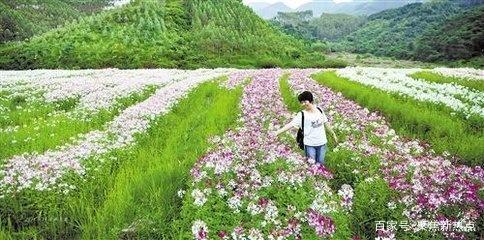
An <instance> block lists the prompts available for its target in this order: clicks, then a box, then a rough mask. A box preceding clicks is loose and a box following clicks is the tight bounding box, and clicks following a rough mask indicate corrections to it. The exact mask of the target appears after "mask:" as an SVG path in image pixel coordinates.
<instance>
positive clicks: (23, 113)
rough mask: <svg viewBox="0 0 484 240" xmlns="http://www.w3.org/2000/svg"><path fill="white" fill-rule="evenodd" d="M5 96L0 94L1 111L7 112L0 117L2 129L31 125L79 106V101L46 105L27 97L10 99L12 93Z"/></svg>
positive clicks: (72, 100)
mask: <svg viewBox="0 0 484 240" xmlns="http://www.w3.org/2000/svg"><path fill="white" fill-rule="evenodd" d="M3 95H4V97H2V94H1V93H0V109H2V108H3V109H6V111H3V112H2V116H0V128H6V127H9V126H11V127H13V126H24V125H29V124H32V123H34V122H35V121H37V120H38V119H45V118H47V117H48V116H49V115H50V114H51V113H53V112H55V111H68V110H70V109H72V108H73V107H74V106H75V105H76V104H77V99H68V100H64V101H59V102H55V103H46V102H44V101H34V102H29V101H28V100H27V96H14V97H10V96H11V94H10V93H4V94H3ZM6 96H8V97H6ZM39 99H40V97H39Z"/></svg>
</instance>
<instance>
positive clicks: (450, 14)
mask: <svg viewBox="0 0 484 240" xmlns="http://www.w3.org/2000/svg"><path fill="white" fill-rule="evenodd" d="M479 4H480V3H479V2H478V1H471V2H468V1H430V2H426V3H414V4H409V5H406V6H404V7H401V8H397V9H392V10H387V11H383V12H381V13H377V14H374V15H371V16H370V17H369V18H368V20H369V21H368V22H367V23H366V24H365V25H364V26H362V27H361V28H360V29H358V30H357V31H355V32H353V33H352V34H350V35H348V36H347V37H346V38H344V39H343V40H341V41H340V42H339V43H338V44H337V46H336V48H337V49H338V50H346V51H351V52H355V53H372V54H375V55H377V56H392V57H396V58H400V59H416V60H424V61H445V60H457V59H469V58H472V57H476V56H482V52H481V50H482V41H481V42H479V41H480V39H482V34H483V33H482V30H481V29H482V21H480V20H481V19H482V8H478V9H475V10H472V11H469V12H468V11H467V10H468V9H470V8H472V7H475V6H476V5H479ZM479 9H480V10H479ZM479 44H480V45H479Z"/></svg>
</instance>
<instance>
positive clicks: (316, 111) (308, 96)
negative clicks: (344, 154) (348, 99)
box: [274, 91, 338, 164]
mask: <svg viewBox="0 0 484 240" xmlns="http://www.w3.org/2000/svg"><path fill="white" fill-rule="evenodd" d="M298 100H299V103H300V104H301V105H302V106H303V107H304V110H303V111H301V112H299V113H298V114H297V115H296V116H295V117H294V118H293V119H292V121H291V122H290V123H288V124H286V125H285V126H284V127H283V128H281V129H279V130H278V131H276V132H275V133H274V134H275V135H276V136H277V135H279V134H281V133H283V132H285V131H287V130H289V129H291V128H293V127H294V128H298V129H299V128H302V129H303V136H304V138H303V143H304V153H305V154H306V157H308V158H312V159H314V160H315V161H316V162H317V163H321V164H324V156H325V154H326V149H327V146H326V143H327V142H328V140H327V138H326V131H325V130H326V129H327V130H328V132H329V133H330V134H331V136H333V138H334V140H335V142H336V143H337V142H338V138H337V137H336V134H335V133H334V131H333V128H332V127H331V125H330V124H329V122H328V118H327V117H326V114H324V112H323V111H322V110H321V109H320V108H319V107H316V106H315V105H314V104H313V101H314V98H313V94H312V93H311V92H308V91H304V92H303V93H301V94H299V96H298ZM303 121H304V122H303Z"/></svg>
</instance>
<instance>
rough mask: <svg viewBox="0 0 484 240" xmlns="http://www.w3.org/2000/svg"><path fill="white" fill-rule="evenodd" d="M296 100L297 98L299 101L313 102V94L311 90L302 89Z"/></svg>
mask: <svg viewBox="0 0 484 240" xmlns="http://www.w3.org/2000/svg"><path fill="white" fill-rule="evenodd" d="M297 100H299V102H302V101H309V102H310V103H313V94H312V93H311V92H308V91H304V92H302V93H301V94H299V96H297Z"/></svg>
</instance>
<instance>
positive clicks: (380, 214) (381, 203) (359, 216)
mask: <svg viewBox="0 0 484 240" xmlns="http://www.w3.org/2000/svg"><path fill="white" fill-rule="evenodd" d="M393 195H394V192H393V191H392V189H390V187H389V186H388V183H387V182H386V181H385V180H383V179H381V178H369V179H367V180H365V181H362V182H360V183H358V184H357V186H356V188H355V193H354V196H355V197H354V199H353V212H352V214H351V218H352V227H353V231H354V233H355V234H356V235H358V236H365V237H366V238H367V239H375V237H376V222H377V221H384V222H386V221H398V220H402V216H401V214H397V213H398V212H399V211H395V210H391V209H389V208H388V204H389V203H390V202H392V200H393V197H394V196H393ZM400 212H401V211H400ZM398 215H400V216H398Z"/></svg>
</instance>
